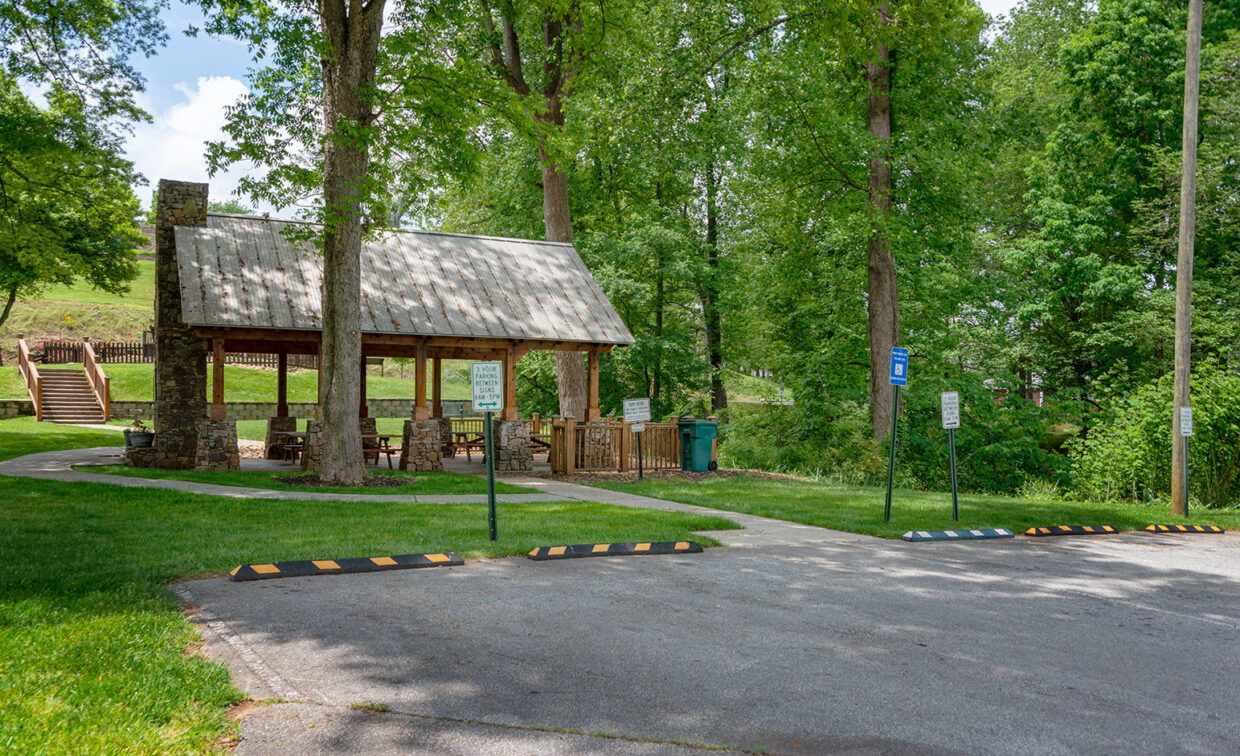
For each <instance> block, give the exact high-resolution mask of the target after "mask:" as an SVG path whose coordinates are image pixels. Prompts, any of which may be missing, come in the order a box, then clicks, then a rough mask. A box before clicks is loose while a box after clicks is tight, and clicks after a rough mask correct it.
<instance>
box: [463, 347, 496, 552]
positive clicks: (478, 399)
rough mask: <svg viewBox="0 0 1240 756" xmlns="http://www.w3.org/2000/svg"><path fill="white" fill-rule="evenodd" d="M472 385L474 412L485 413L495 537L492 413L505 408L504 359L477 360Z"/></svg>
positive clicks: (489, 502) (491, 526)
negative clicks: (499, 360)
mask: <svg viewBox="0 0 1240 756" xmlns="http://www.w3.org/2000/svg"><path fill="white" fill-rule="evenodd" d="M469 385H470V391H471V393H472V394H473V400H474V401H473V404H474V412H481V413H482V431H483V436H484V439H485V443H486V458H487V529H488V531H489V532H490V536H491V540H492V541H494V540H495V539H496V538H497V537H498V536H497V532H496V525H495V431H494V429H493V428H492V427H491V426H492V424H493V423H492V422H491V417H492V415H491V413H493V412H498V411H500V410H502V409H503V408H504V363H502V362H475V363H473V364H472V365H470V366H469Z"/></svg>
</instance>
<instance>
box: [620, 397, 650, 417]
mask: <svg viewBox="0 0 1240 756" xmlns="http://www.w3.org/2000/svg"><path fill="white" fill-rule="evenodd" d="M624 421H625V422H626V423H648V422H650V400H649V399H625V400H624Z"/></svg>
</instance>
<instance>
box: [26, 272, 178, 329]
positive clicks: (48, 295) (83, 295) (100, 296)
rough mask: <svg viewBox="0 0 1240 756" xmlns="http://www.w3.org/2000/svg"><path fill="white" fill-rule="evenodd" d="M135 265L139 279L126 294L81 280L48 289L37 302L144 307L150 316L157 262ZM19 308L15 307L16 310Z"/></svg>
mask: <svg viewBox="0 0 1240 756" xmlns="http://www.w3.org/2000/svg"><path fill="white" fill-rule="evenodd" d="M135 264H136V265H137V266H138V277H137V278H135V279H134V280H133V281H131V282H130V283H129V291H127V292H125V293H124V294H109V293H108V292H106V291H100V290H99V289H93V288H91V287H90V285H89V284H87V283H84V282H82V281H80V280H79V281H78V282H77V283H75V284H73V285H72V286H61V285H59V284H57V285H55V286H51V287H48V288H47V289H45V290H43V292H42V293H41V294H40V295H39V299H38V300H36V301H41V302H76V303H79V304H104V305H127V306H130V307H143V308H145V309H146V310H147V314H148V316H149V315H150V314H151V312H152V311H153V309H154V306H155V305H154V302H155V261H154V260H138V261H136V263H135ZM18 306H20V305H14V309H16V308H17V307H18Z"/></svg>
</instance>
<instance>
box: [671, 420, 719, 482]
mask: <svg viewBox="0 0 1240 756" xmlns="http://www.w3.org/2000/svg"><path fill="white" fill-rule="evenodd" d="M677 425H679V426H680V469H681V470H690V471H692V472H707V471H710V470H714V469H715V468H716V467H717V465H716V464H715V460H713V459H711V453H710V450H711V447H712V446H713V445H714V444H713V443H712V442H713V441H714V440H715V435H716V434H717V433H718V432H719V424H718V423H713V422H711V421H710V420H695V419H693V418H691V417H686V418H684V419H683V420H680V421H678V422H677Z"/></svg>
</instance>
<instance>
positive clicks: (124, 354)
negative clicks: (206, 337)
mask: <svg viewBox="0 0 1240 756" xmlns="http://www.w3.org/2000/svg"><path fill="white" fill-rule="evenodd" d="M91 346H93V347H94V350H95V354H96V355H97V356H98V357H99V361H100V362H102V363H104V364H108V365H115V364H118V363H126V364H134V363H147V364H149V363H152V362H154V361H155V343H154V342H151V341H147V342H142V341H92V342H91ZM39 352H40V354H41V357H39V360H38V361H39V362H42V363H43V364H45V365H66V364H78V363H81V362H82V342H80V341H44V342H42V344H40V346H39ZM279 360H280V358H279V356H278V355H274V354H248V353H230V354H228V355H226V356H225V358H224V362H225V363H226V364H229V365H250V366H254V367H265V368H270V369H272V370H275V369H276V368H277V367H278V366H279V364H280V363H279ZM207 362H208V363H210V362H211V353H210V352H207ZM288 366H289V367H292V368H304V369H307V370H318V369H319V358H318V355H314V354H290V355H289V356H288ZM479 429H481V426H480V427H479Z"/></svg>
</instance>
